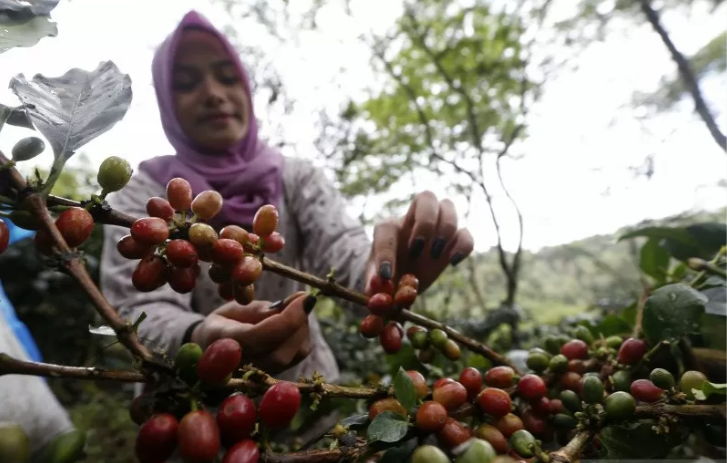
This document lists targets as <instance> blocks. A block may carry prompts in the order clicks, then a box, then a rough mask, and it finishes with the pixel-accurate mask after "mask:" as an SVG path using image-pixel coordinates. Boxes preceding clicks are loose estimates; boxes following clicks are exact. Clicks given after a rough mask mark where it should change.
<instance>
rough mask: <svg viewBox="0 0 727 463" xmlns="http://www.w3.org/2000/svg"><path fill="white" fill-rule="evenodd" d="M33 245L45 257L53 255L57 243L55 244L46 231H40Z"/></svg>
mask: <svg viewBox="0 0 727 463" xmlns="http://www.w3.org/2000/svg"><path fill="white" fill-rule="evenodd" d="M33 244H34V245H35V249H36V250H37V251H38V252H39V253H41V254H43V255H44V256H52V255H53V247H54V246H55V243H53V238H51V237H50V235H49V234H48V233H47V232H46V231H45V230H38V232H37V233H36V234H35V237H34V238H33Z"/></svg>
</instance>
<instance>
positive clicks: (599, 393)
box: [583, 376, 604, 404]
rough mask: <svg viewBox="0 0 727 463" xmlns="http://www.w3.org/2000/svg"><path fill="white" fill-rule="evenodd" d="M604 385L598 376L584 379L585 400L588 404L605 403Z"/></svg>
mask: <svg viewBox="0 0 727 463" xmlns="http://www.w3.org/2000/svg"><path fill="white" fill-rule="evenodd" d="M603 389H604V387H603V383H602V382H601V380H600V379H599V378H598V377H597V376H586V377H584V378H583V400H584V402H586V403H588V404H598V403H601V402H602V401H603Z"/></svg>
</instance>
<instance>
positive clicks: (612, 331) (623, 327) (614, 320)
mask: <svg viewBox="0 0 727 463" xmlns="http://www.w3.org/2000/svg"><path fill="white" fill-rule="evenodd" d="M589 329H590V330H591V333H593V335H594V336H596V337H599V336H600V335H603V337H605V338H607V337H609V336H614V335H617V334H622V333H628V332H630V331H631V325H630V324H629V322H627V321H626V320H624V319H623V318H621V317H617V316H616V315H606V316H605V317H603V320H601V321H600V322H599V323H598V324H597V325H596V326H594V327H589Z"/></svg>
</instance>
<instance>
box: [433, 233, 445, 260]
mask: <svg viewBox="0 0 727 463" xmlns="http://www.w3.org/2000/svg"><path fill="white" fill-rule="evenodd" d="M445 244H447V240H445V239H444V238H441V237H440V238H436V239H435V240H434V241H433V242H432V250H431V253H432V259H434V260H437V259H439V258H440V257H442V252H444V245H445Z"/></svg>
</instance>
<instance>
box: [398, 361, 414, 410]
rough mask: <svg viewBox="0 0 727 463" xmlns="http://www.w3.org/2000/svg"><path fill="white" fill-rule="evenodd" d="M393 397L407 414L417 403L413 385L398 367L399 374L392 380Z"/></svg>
mask: <svg viewBox="0 0 727 463" xmlns="http://www.w3.org/2000/svg"><path fill="white" fill-rule="evenodd" d="M394 395H395V396H396V399H397V400H398V401H399V403H400V404H401V405H402V406H403V407H404V408H405V409H406V411H407V412H408V411H410V410H411V409H412V408H414V406H415V405H416V403H417V393H416V390H415V389H414V383H413V382H412V380H411V378H410V377H409V375H407V374H406V371H404V369H403V368H401V367H399V372H398V373H397V374H396V377H395V378H394Z"/></svg>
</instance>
